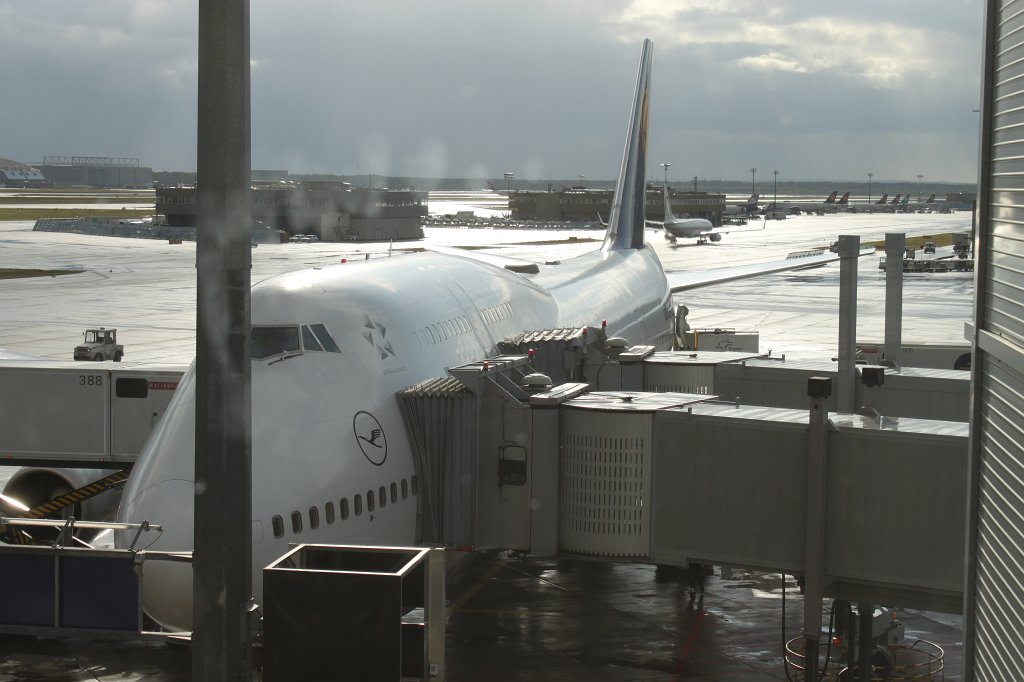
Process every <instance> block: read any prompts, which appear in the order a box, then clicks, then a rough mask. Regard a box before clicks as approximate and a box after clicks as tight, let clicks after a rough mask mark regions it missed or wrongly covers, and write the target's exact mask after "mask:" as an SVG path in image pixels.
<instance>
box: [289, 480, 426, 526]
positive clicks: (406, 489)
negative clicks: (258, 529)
mask: <svg viewBox="0 0 1024 682" xmlns="http://www.w3.org/2000/svg"><path fill="white" fill-rule="evenodd" d="M410 494H412V495H414V496H415V495H418V494H419V486H418V485H417V482H416V477H415V476H413V477H412V478H411V479H410V480H409V481H406V479H404V478H403V479H402V480H401V481H400V482H399V483H395V482H394V481H392V482H391V485H390V486H383V485H382V486H380V487H379V488H377V491H376V493H375V492H374V491H373V490H367V491H366V507H365V509H366V511H367V512H372V511H373V510H374V509H375V508H376V507H377V505H378V504H379V505H380V507H381V509H383V508H384V507H386V506H388V501H389V499H390V503H391V504H396V503H397V502H398V501H399V499H402V500H405V499H407V498H408V497H409V495H410ZM363 509H364V507H363V495H362V494H361V493H356V494H355V496H353V498H352V505H351V507H350V506H349V500H348V498H347V497H343V498H341V499H340V500H339V501H338V507H337V513H335V506H334V502H333V501H331V502H328V503H326V504H325V505H324V523H325V524H327V525H328V526H330V525H331V524H333V523H334V522H335V520H337V519H340V520H342V521H347V520H348V518H349V516H350V515H351V514H355V515H356V516H362V515H363ZM290 519H291V525H292V533H295V534H298V533H301V532H302V528H303V521H304V518H303V515H302V512H300V511H293V512H292V513H291V514H290ZM305 519H307V520H308V523H309V529H310V530H316V529H317V528H319V527H320V507H317V506H313V507H310V508H309V509H308V510H307V513H306V517H305ZM270 525H271V527H272V528H273V531H274V537H275V538H282V537H284V517H282V516H281V515H280V514H277V515H275V516H274V517H273V518H272V519H271V520H270Z"/></svg>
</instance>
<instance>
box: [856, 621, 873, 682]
mask: <svg viewBox="0 0 1024 682" xmlns="http://www.w3.org/2000/svg"><path fill="white" fill-rule="evenodd" d="M874 615H875V607H874V606H872V605H871V604H865V603H864V602H858V603H857V631H858V632H857V680H858V682H871V672H872V670H871V654H873V653H874V652H875V648H874V647H873V646H872V644H874V641H875V639H874V637H872V636H871V635H872V627H871V626H872V620H873V618H874Z"/></svg>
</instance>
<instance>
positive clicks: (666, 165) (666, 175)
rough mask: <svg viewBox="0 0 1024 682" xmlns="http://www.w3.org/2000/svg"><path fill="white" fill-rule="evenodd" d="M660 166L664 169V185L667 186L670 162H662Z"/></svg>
mask: <svg viewBox="0 0 1024 682" xmlns="http://www.w3.org/2000/svg"><path fill="white" fill-rule="evenodd" d="M661 167H662V168H664V169H665V187H668V169H669V168H671V167H672V164H671V163H667V162H666V163H663V164H661Z"/></svg>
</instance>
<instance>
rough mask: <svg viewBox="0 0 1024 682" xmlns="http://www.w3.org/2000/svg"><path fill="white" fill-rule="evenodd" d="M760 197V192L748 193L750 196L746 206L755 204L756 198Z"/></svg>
mask: <svg viewBox="0 0 1024 682" xmlns="http://www.w3.org/2000/svg"><path fill="white" fill-rule="evenodd" d="M760 198H761V193H760V192H754V193H753V194H751V195H750V198H749V199H747V206H757V200H758V199H760Z"/></svg>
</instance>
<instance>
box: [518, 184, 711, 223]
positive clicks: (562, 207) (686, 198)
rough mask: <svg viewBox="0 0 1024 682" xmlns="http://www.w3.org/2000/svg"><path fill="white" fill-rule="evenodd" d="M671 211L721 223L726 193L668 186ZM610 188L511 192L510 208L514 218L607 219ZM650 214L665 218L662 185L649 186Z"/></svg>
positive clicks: (648, 213) (650, 217)
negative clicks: (686, 190) (692, 190)
mask: <svg viewBox="0 0 1024 682" xmlns="http://www.w3.org/2000/svg"><path fill="white" fill-rule="evenodd" d="M669 191H670V197H671V199H670V200H671V202H672V212H673V213H674V214H675V216H676V217H677V218H704V219H706V220H710V221H711V222H712V223H713V224H715V225H721V224H722V212H723V211H724V210H725V195H724V194H709V193H707V192H681V191H679V190H675V189H672V188H671V187H670V188H669ZM614 195H615V191H614V190H611V189H588V188H586V187H563V188H562V189H561V190H558V191H547V192H531V191H522V192H512V194H510V195H509V209H510V211H511V212H512V218H513V220H539V221H544V220H557V221H567V220H594V219H596V218H597V217H598V216H600V218H601V219H602V220H607V219H608V214H609V213H611V210H612V197H613V196H614ZM646 208H647V217H648V218H649V219H650V220H663V219H664V215H665V209H664V203H663V201H662V189H661V186H660V185H656V186H653V187H651V186H649V187H648V188H647V207H646Z"/></svg>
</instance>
